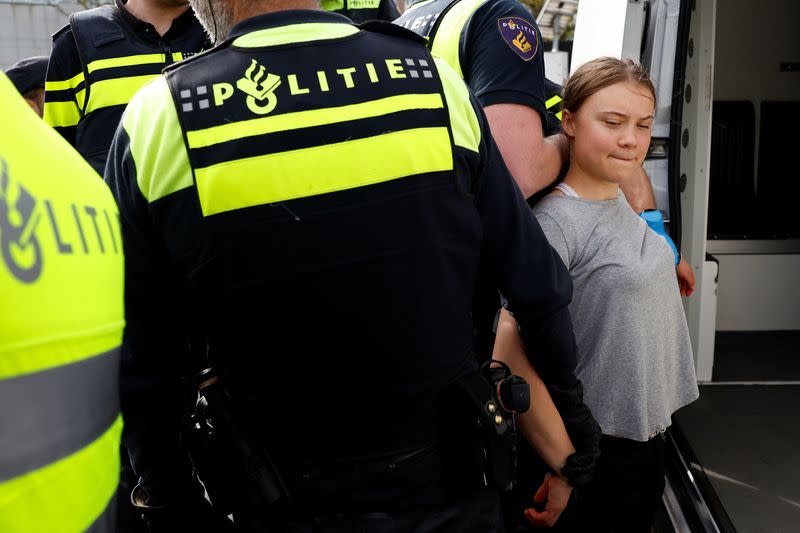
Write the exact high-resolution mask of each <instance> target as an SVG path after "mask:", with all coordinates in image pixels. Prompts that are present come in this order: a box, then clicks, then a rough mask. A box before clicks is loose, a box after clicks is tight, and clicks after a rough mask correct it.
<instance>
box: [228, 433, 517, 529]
mask: <svg viewBox="0 0 800 533" xmlns="http://www.w3.org/2000/svg"><path fill="white" fill-rule="evenodd" d="M454 455H455V456H457V455H458V453H457V451H456V452H454V451H453V450H452V449H447V450H443V449H441V448H440V447H439V446H436V445H434V446H431V447H423V448H418V449H414V450H409V451H404V452H403V453H394V454H389V455H382V456H380V457H368V458H361V459H352V460H345V461H338V462H330V463H324V464H319V463H317V464H293V463H292V462H291V461H288V460H280V459H279V464H283V467H284V468H283V478H284V482H285V483H286V486H287V488H288V490H289V493H290V494H291V497H292V503H291V504H288V505H286V506H284V507H279V508H277V509H273V510H271V511H270V512H268V513H264V512H263V509H262V508H260V507H259V506H258V505H255V506H253V505H247V506H243V507H241V508H240V509H239V510H238V512H237V510H234V513H233V516H234V522H235V529H236V532H237V533H251V532H253V533H255V532H263V531H268V532H270V533H273V532H274V533H362V532H363V533H373V532H374V533H395V532H397V533H412V532H418V533H428V532H434V531H435V532H451V531H452V532H454V533H461V532H474V533H502V532H503V531H504V529H503V520H502V513H501V508H500V497H499V494H498V492H497V490H496V489H495V488H494V487H484V486H483V482H482V479H483V476H482V473H481V472H482V469H481V468H480V465H477V466H476V465H474V464H473V465H470V464H469V463H468V462H467V461H461V460H457V461H453V460H452V459H453V458H454V457H453V456H454ZM473 471H474V472H475V473H477V474H478V476H477V478H476V476H473V475H467V473H468V472H473ZM242 496H246V495H242ZM237 500H238V501H244V499H243V498H237Z"/></svg>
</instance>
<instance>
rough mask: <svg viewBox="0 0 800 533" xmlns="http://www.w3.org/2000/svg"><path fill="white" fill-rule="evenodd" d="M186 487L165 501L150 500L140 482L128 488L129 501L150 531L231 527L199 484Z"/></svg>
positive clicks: (214, 532)
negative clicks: (184, 490) (174, 496)
mask: <svg viewBox="0 0 800 533" xmlns="http://www.w3.org/2000/svg"><path fill="white" fill-rule="evenodd" d="M199 489H200V492H199V493H198V490H197V487H191V488H188V490H187V491H186V492H185V493H183V494H181V495H180V497H179V499H177V500H175V501H171V502H169V503H162V502H153V501H151V498H150V496H149V495H148V494H147V492H145V490H144V489H143V488H142V487H141V485H136V487H135V488H134V489H133V492H131V503H132V504H133V507H134V509H136V510H137V511H138V512H139V513H141V515H142V519H143V520H144V521H145V523H147V529H148V531H149V532H150V533H174V532H176V531H191V532H192V533H226V532H230V531H233V524H232V523H231V521H230V520H228V518H227V517H224V516H220V515H218V514H217V513H215V512H214V510H213V509H212V507H211V504H210V503H209V502H208V500H206V499H205V497H204V496H203V493H202V487H199Z"/></svg>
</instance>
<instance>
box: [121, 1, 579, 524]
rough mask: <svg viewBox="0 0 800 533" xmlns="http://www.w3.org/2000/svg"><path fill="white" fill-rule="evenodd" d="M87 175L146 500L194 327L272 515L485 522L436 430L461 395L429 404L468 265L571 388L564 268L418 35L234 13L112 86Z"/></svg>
mask: <svg viewBox="0 0 800 533" xmlns="http://www.w3.org/2000/svg"><path fill="white" fill-rule="evenodd" d="M286 27H291V28H292V31H291V32H287V31H286V29H285V28H286ZM165 154H169V157H165ZM106 180H107V182H108V184H109V185H110V187H111V189H112V191H113V193H114V195H115V197H116V198H117V201H118V203H119V206H120V212H121V219H122V226H123V234H124V239H125V246H126V265H127V270H126V272H127V276H126V311H127V328H126V333H125V339H124V347H123V351H124V354H125V357H124V361H123V373H122V376H123V378H122V379H123V383H124V386H123V397H124V398H123V411H124V414H125V420H126V428H127V431H126V444H127V445H128V446H129V448H130V449H131V453H132V457H133V461H134V466H135V468H136V470H137V472H138V473H140V475H141V484H142V487H143V489H144V490H145V491H147V493H148V494H150V495H151V496H152V498H153V501H154V502H155V503H158V502H159V501H168V500H170V499H172V498H174V494H173V493H172V491H173V490H174V489H175V487H180V486H184V485H185V482H184V481H182V480H185V479H187V478H188V476H189V473H188V471H186V469H185V468H183V469H182V468H181V465H184V466H185V461H180V460H176V457H177V456H179V452H180V449H181V444H180V441H179V439H178V438H177V435H178V431H177V429H176V426H177V424H178V420H179V419H180V416H181V409H182V406H181V404H180V403H181V402H180V401H179V396H180V395H179V394H178V393H177V392H176V391H178V390H179V388H180V385H179V381H180V380H179V376H178V375H179V366H180V363H179V362H178V361H177V359H178V357H177V354H180V353H182V350H183V347H184V344H185V337H186V335H187V331H189V330H195V331H196V330H198V329H199V330H202V331H204V332H205V334H206V336H207V342H208V344H209V354H210V355H209V357H210V359H211V362H212V363H213V364H214V366H215V367H216V368H217V371H218V372H219V374H220V375H221V377H222V380H223V382H224V383H225V384H226V387H227V390H228V392H229V394H230V396H231V401H232V402H233V404H234V406H235V407H236V410H237V412H238V413H239V414H240V415H241V417H242V418H243V419H246V420H249V421H251V422H254V423H256V424H257V425H258V426H259V428H260V432H261V433H262V434H263V437H264V439H265V440H267V441H268V442H269V448H270V451H271V453H272V455H273V457H274V458H275V461H276V462H277V465H278V469H279V470H280V471H281V474H282V475H283V477H284V480H285V482H286V484H287V486H288V488H289V491H290V493H291V494H292V496H293V499H294V501H295V505H294V506H291V507H290V508H289V509H287V510H285V511H284V514H283V515H282V516H281V518H279V519H278V518H276V519H275V520H277V521H279V522H280V524H281V527H287V528H288V527H289V526H288V525H287V524H295V525H297V526H298V527H300V526H303V525H305V526H308V520H309V519H310V518H309V517H312V516H313V517H316V520H317V523H318V524H323V526H324V525H325V524H327V525H329V526H330V527H331V528H332V529H331V530H333V531H355V530H368V531H373V530H381V531H410V530H418V531H428V530H433V529H436V528H440V527H442V524H444V523H449V524H452V525H453V527H454V530H465V529H469V528H472V530H475V531H494V530H496V529H497V528H499V527H501V525H500V520H499V516H498V510H497V494H496V491H493V490H492V489H490V488H487V487H484V483H483V476H482V473H481V469H482V465H481V464H479V462H477V461H474V462H472V463H471V462H469V461H467V460H463V461H460V462H459V463H458V464H457V465H453V464H452V463H451V462H449V461H448V459H451V460H452V459H454V458H457V457H462V455H463V449H470V448H471V446H470V442H469V440H466V439H465V440H458V438H459V437H460V436H461V434H465V435H468V434H469V433H470V430H467V429H466V428H462V430H461V434H459V433H458V428H456V429H455V432H454V433H451V432H450V431H449V430H448V431H444V430H443V429H442V428H443V427H450V426H452V425H454V424H452V423H451V424H450V425H449V426H448V422H452V421H451V419H453V418H456V417H458V416H460V415H463V414H464V413H463V412H461V411H465V410H466V409H468V408H467V407H466V406H464V407H458V408H457V409H452V410H450V411H447V412H445V413H444V415H442V413H440V412H439V408H438V407H437V406H438V405H440V402H441V401H442V398H443V396H446V395H447V394H446V391H447V390H448V389H449V387H450V386H451V384H452V383H453V382H455V381H456V380H458V379H459V378H460V377H463V376H466V375H470V374H472V373H474V372H475V370H476V368H477V362H476V358H475V355H474V337H473V327H474V325H473V321H472V320H471V316H470V308H471V304H472V298H473V291H474V287H475V283H476V281H477V276H478V270H479V266H482V267H483V268H484V270H485V272H486V274H487V275H489V276H491V282H492V283H493V284H494V285H495V286H498V287H502V289H503V291H504V294H507V295H508V299H509V305H510V307H511V308H512V309H514V310H515V312H516V316H517V319H518V320H519V323H520V326H521V330H522V332H523V338H524V339H525V340H526V342H528V343H529V344H530V345H531V346H535V347H536V349H537V351H538V352H539V353H541V354H542V358H541V359H542V365H543V366H544V367H546V368H547V370H548V371H550V373H551V375H554V376H557V379H558V381H559V382H561V383H565V384H570V383H573V382H574V379H575V378H574V375H573V374H572V368H573V367H574V363H575V353H574V350H575V344H574V338H573V334H572V329H571V328H572V326H571V322H570V319H569V313H568V311H567V309H566V305H567V304H568V302H569V298H570V293H571V281H570V278H569V275H568V273H567V271H566V269H565V268H564V266H563V264H562V263H561V261H560V260H559V258H558V255H557V254H556V253H555V252H554V251H553V250H552V248H551V247H550V246H549V244H548V243H547V241H546V238H545V237H544V235H543V233H542V231H541V229H540V228H539V226H538V223H537V222H536V220H535V219H534V217H533V216H532V215H531V213H530V210H529V209H528V207H527V205H526V204H525V202H524V200H523V198H522V196H521V194H520V193H519V189H518V188H517V187H516V185H515V183H514V181H513V179H512V178H511V176H510V175H509V173H508V170H507V169H506V167H505V164H504V163H503V159H502V157H501V155H500V153H499V151H498V149H497V147H496V145H495V144H494V142H493V140H492V138H491V136H490V134H489V128H488V126H487V124H486V121H485V117H484V115H483V113H482V111H481V108H480V105H479V104H478V103H477V102H476V101H475V100H474V99H473V98H472V97H471V96H470V94H469V91H468V89H467V88H466V86H465V85H464V84H463V82H462V81H461V80H460V79H459V78H458V76H457V75H456V74H455V73H454V72H453V71H452V70H451V69H450V68H449V67H448V66H447V65H446V64H444V63H443V62H441V61H440V60H438V59H437V60H434V59H433V58H432V56H431V55H430V53H429V52H428V50H427V49H426V48H425V46H424V42H423V41H422V39H420V38H418V37H417V36H416V35H414V34H413V33H411V32H407V31H406V30H403V29H402V28H399V27H397V26H394V25H392V24H388V23H373V24H371V25H367V26H364V27H362V28H361V29H359V28H357V27H355V26H353V25H351V24H350V21H349V20H348V19H346V18H344V17H341V16H339V15H336V14H331V13H325V12H321V11H286V12H278V13H273V14H269V15H262V16H257V17H253V18H251V19H248V20H246V21H243V22H241V23H239V24H238V25H236V26H235V27H234V28H233V29H232V31H231V35H230V37H229V39H228V40H226V41H225V42H224V43H223V44H221V45H220V46H217V47H215V48H214V49H213V50H211V51H209V52H207V53H205V54H201V55H199V56H197V57H195V58H192V59H190V60H187V61H185V62H183V63H182V64H180V65H176V66H175V67H173V68H169V69H167V71H166V77H165V78H163V79H159V80H156V81H155V82H153V83H151V84H150V85H148V86H147V87H145V88H144V89H143V90H142V91H140V92H139V93H138V94H137V95H136V97H134V99H133V101H132V102H131V103H130V105H129V106H128V108H127V110H126V112H125V115H124V116H123V118H122V127H121V128H120V129H119V130H118V131H117V135H116V138H115V140H114V142H113V144H112V148H111V153H110V159H109V165H108V167H107V171H106ZM565 361H566V364H565V363H564V362H565ZM467 418H470V417H469V416H467ZM454 440H457V441H458V442H453V441H454ZM473 440H474V437H473ZM242 513H246V510H245V511H242ZM248 519H250V518H247V517H246V518H245V519H244V520H243V521H244V522H246V521H247V520H248ZM237 523H242V521H239V522H237ZM378 528H385V529H378ZM281 530H283V529H281ZM287 530H292V529H290V528H289V529H287Z"/></svg>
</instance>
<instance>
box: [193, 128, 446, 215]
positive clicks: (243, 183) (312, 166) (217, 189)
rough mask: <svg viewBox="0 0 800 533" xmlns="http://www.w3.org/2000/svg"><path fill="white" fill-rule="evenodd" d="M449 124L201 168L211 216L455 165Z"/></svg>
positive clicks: (205, 209) (205, 201)
mask: <svg viewBox="0 0 800 533" xmlns="http://www.w3.org/2000/svg"><path fill="white" fill-rule="evenodd" d="M450 146H451V145H450V134H449V133H448V131H447V128H444V127H439V128H415V129H410V130H402V131H396V132H392V133H386V134H383V135H377V136H374V137H367V138H366V139H356V140H352V141H345V142H341V143H333V144H327V145H323V146H314V147H311V148H303V149H300V150H291V151H288V152H279V153H276V154H268V155H263V156H258V157H250V158H247V159H239V160H235V161H227V162H225V163H220V164H218V165H213V166H210V167H207V168H202V169H196V170H195V176H196V178H197V188H198V193H199V195H200V204H201V206H202V208H203V214H204V215H206V216H209V215H214V214H217V213H223V212H225V211H232V210H234V209H241V208H245V207H250V206H254V205H260V204H266V203H274V202H281V201H284V200H290V199H294V198H305V197H308V196H316V195H319V194H325V193H330V192H336V191H343V190H347V189H354V188H356V187H363V186H366V185H373V184H376V183H383V182H386V181H390V180H394V179H398V178H403V177H407V176H411V175H415V174H422V173H425V172H439V171H445V170H452V169H453V154H452V150H451V147H450Z"/></svg>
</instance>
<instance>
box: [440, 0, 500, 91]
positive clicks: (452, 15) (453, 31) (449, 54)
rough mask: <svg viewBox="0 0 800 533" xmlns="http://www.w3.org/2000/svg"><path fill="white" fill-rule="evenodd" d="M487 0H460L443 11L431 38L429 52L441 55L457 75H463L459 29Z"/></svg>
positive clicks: (462, 27)
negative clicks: (437, 27) (442, 15)
mask: <svg viewBox="0 0 800 533" xmlns="http://www.w3.org/2000/svg"><path fill="white" fill-rule="evenodd" d="M486 1H487V0H461V1H460V2H458V3H457V4H456V5H454V6H453V7H452V8H451V9H450V11H448V12H447V13H445V15H444V19H443V20H442V21H441V22H440V23H439V29H438V30H437V31H436V35H434V38H433V45H432V47H431V53H432V54H433V55H435V56H437V57H441V58H442V59H444V60H445V61H447V64H448V65H450V66H451V67H453V70H455V71H456V74H458V75H459V77H461V78H463V77H464V72H463V71H462V70H461V60H460V59H459V54H458V51H459V47H460V43H461V30H462V29H464V25H465V24H466V23H467V21H468V20H469V18H470V17H471V16H472V14H473V13H474V12H475V10H476V9H478V8H479V7H480V6H482V5H483V4H484V3H485V2H486Z"/></svg>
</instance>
